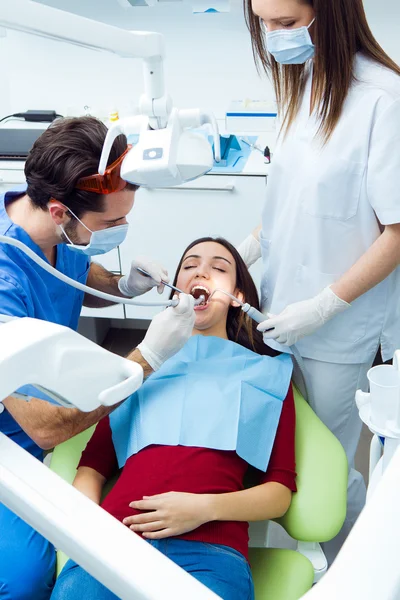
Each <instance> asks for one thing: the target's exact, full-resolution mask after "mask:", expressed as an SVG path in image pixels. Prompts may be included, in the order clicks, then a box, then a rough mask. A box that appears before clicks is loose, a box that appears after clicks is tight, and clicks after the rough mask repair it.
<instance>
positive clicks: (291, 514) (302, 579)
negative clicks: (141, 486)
mask: <svg viewBox="0 0 400 600" xmlns="http://www.w3.org/2000/svg"><path fill="white" fill-rule="evenodd" d="M294 398H295V406H296V471H297V480H296V481H297V490H298V491H297V493H295V494H293V498H292V502H291V505H290V508H289V510H288V511H287V513H286V514H285V515H284V516H283V517H282V518H280V519H277V520H276V521H277V523H279V524H280V525H281V526H282V527H283V528H284V529H285V530H286V532H287V533H288V534H289V535H290V536H291V537H292V538H294V539H295V540H298V542H297V550H289V549H283V548H282V549H281V548H269V547H265V546H267V544H268V534H267V535H263V534H262V535H261V536H259V535H258V536H257V535H255V536H252V535H251V536H250V545H252V537H254V538H258V540H260V537H261V538H262V537H263V538H264V539H263V541H261V543H260V541H258V544H257V545H260V546H263V547H250V549H249V550H250V563H251V567H252V572H253V578H254V585H255V597H256V600H267V599H268V600H298V599H299V598H301V596H302V595H303V594H305V593H306V592H307V590H309V589H310V588H311V586H312V585H313V583H314V582H316V581H318V579H319V578H320V577H321V576H322V574H323V573H324V572H325V570H326V568H327V565H326V560H325V556H324V554H323V552H322V550H321V547H320V545H319V543H320V542H326V541H328V540H330V539H332V538H333V537H335V535H336V534H337V533H338V532H339V531H340V529H341V527H342V525H343V522H344V519H345V515H346V498H347V459H346V455H345V452H344V450H343V448H342V446H341V444H340V443H339V441H338V440H337V439H336V438H335V436H334V435H333V434H332V433H331V432H330V431H329V430H328V429H327V427H325V425H324V424H323V423H322V422H321V421H320V419H319V418H318V417H317V416H316V415H315V413H314V412H313V411H312V409H311V408H310V407H309V405H308V404H307V402H306V401H305V400H304V398H303V397H302V396H301V395H300V393H299V392H298V391H297V389H296V388H294ZM93 431H94V427H91V428H90V429H88V430H86V431H84V432H82V433H81V434H79V435H77V436H75V437H74V438H72V439H71V440H68V441H66V442H64V443H63V444H60V445H59V446H57V447H56V448H55V450H54V452H53V454H52V458H51V464H50V468H51V469H52V470H53V471H55V472H56V473H57V474H58V475H60V476H61V477H62V478H63V479H65V480H66V481H68V482H70V483H72V481H73V479H74V477H75V474H76V467H77V465H78V463H79V460H80V457H81V453H82V451H83V449H84V448H85V446H86V444H87V442H88V440H89V439H90V437H91V435H92V433H93ZM111 485H112V482H111ZM109 489H110V488H109ZM257 528H259V529H260V531H262V532H263V533H264V532H265V531H266V524H265V523H257V524H256V525H255V526H254V525H252V528H251V530H252V531H253V532H255V533H257V531H256V530H257ZM256 543H257V542H256ZM253 545H254V543H253ZM66 560H67V558H66V556H65V555H64V554H63V553H62V552H58V554H57V575H58V574H59V573H60V572H61V570H62V568H63V566H64V564H65V562H66Z"/></svg>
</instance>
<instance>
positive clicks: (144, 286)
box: [118, 256, 169, 298]
mask: <svg viewBox="0 0 400 600" xmlns="http://www.w3.org/2000/svg"><path fill="white" fill-rule="evenodd" d="M137 267H141V268H142V269H144V270H145V271H147V272H148V273H150V275H151V277H146V276H145V275H143V274H142V273H140V272H139V271H138V270H137ZM161 281H166V282H167V283H169V278H168V271H167V270H166V269H165V268H164V267H163V266H162V265H161V264H160V263H159V262H156V261H154V260H151V259H150V258H146V257H144V256H143V257H141V258H137V259H136V260H133V261H132V264H131V270H130V271H129V274H128V275H124V276H123V277H121V279H120V280H119V282H118V288H119V291H120V292H121V294H123V295H124V296H128V298H133V297H135V296H141V295H142V294H145V293H146V292H149V291H150V290H151V289H152V288H153V287H154V286H157V291H158V293H159V294H162V293H163V291H164V286H163V284H162V283H161Z"/></svg>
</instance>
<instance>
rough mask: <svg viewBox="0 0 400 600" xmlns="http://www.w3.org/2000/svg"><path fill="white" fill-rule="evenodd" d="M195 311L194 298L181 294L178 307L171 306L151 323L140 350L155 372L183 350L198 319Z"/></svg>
mask: <svg viewBox="0 0 400 600" xmlns="http://www.w3.org/2000/svg"><path fill="white" fill-rule="evenodd" d="M193 309H194V298H193V296H190V295H188V294H180V295H179V304H178V306H174V307H172V306H169V307H168V308H167V309H166V310H164V311H163V312H161V313H159V314H158V315H156V316H155V317H154V319H153V320H152V322H151V323H150V327H149V328H148V330H147V333H146V336H145V338H144V340H143V342H142V343H141V344H139V346H138V350H140V353H141V355H142V356H143V358H144V359H145V360H146V361H147V362H148V363H149V365H150V366H151V368H152V369H153V370H154V371H157V369H159V368H160V367H161V365H162V364H163V363H164V362H165V361H166V360H167V359H168V358H171V356H173V355H174V354H176V353H177V352H178V351H179V350H180V349H181V348H183V346H184V345H185V344H186V342H187V341H188V339H189V338H190V336H191V335H192V331H193V327H194V322H195V319H196V313H195V312H194V310H193Z"/></svg>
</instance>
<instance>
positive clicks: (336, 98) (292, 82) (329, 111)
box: [243, 0, 400, 141]
mask: <svg viewBox="0 0 400 600" xmlns="http://www.w3.org/2000/svg"><path fill="white" fill-rule="evenodd" d="M298 1H299V2H301V3H302V4H309V5H310V6H312V8H313V10H314V13H315V21H314V23H313V25H312V27H311V28H310V33H311V36H312V39H313V42H314V45H315V56H314V60H313V66H314V76H313V86H314V101H313V105H312V106H311V110H312V111H314V110H316V113H317V117H318V119H319V123H320V127H319V130H318V133H319V134H321V136H322V140H323V141H327V140H328V139H329V138H330V136H331V135H332V133H333V131H334V129H335V127H336V125H337V123H338V121H339V119H340V116H341V114H342V110H343V106H344V103H345V100H346V97H347V94H348V91H349V89H350V87H351V85H352V84H353V82H354V78H355V75H354V59H355V56H356V53H357V52H359V53H360V54H362V55H363V56H365V57H367V58H369V59H370V60H372V61H374V62H375V63H377V64H378V65H380V66H381V67H384V68H386V69H390V70H391V71H393V72H394V73H397V75H400V67H399V66H398V65H397V64H396V63H395V62H394V60H392V59H391V58H390V57H389V56H388V55H387V54H386V52H385V51H384V50H383V49H382V47H381V46H380V45H379V44H378V42H377V41H376V39H375V38H374V36H373V34H372V31H371V29H370V27H369V25H368V21H367V17H366V15H365V11H364V6H363V0H298ZM243 6H244V14H245V20H246V24H247V27H248V29H249V32H250V36H251V43H252V48H253V56H254V60H255V63H256V66H257V69H258V71H259V72H261V71H262V70H264V71H265V72H266V73H267V75H268V76H270V77H271V79H272V83H273V85H274V88H275V94H276V98H277V102H278V110H279V113H280V117H281V120H282V131H283V132H284V133H285V134H286V133H287V131H288V130H289V129H290V127H291V125H292V124H293V122H294V121H295V119H296V116H297V114H298V112H299V109H300V104H301V100H302V98H303V94H304V89H305V83H306V79H307V67H306V65H303V64H302V65H281V64H279V63H278V62H277V61H276V60H275V59H274V57H273V56H272V55H271V54H270V53H269V52H268V50H267V45H266V38H265V35H264V32H263V31H262V28H261V24H260V19H259V17H258V16H257V15H256V14H254V12H253V9H252V2H251V0H243Z"/></svg>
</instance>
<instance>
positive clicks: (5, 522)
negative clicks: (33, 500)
mask: <svg viewBox="0 0 400 600" xmlns="http://www.w3.org/2000/svg"><path fill="white" fill-rule="evenodd" d="M0 557H1V558H0V599H1V600H49V598H50V595H51V590H52V588H53V585H54V580H55V562H56V553H55V550H54V546H53V545H52V544H50V542H48V541H47V540H45V539H44V537H42V536H41V535H40V534H39V533H37V531H35V530H34V529H32V527H30V526H29V525H27V523H25V521H23V520H22V519H20V518H19V517H17V515H16V514H14V513H13V512H11V510H9V509H8V508H6V507H5V506H4V504H0Z"/></svg>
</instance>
